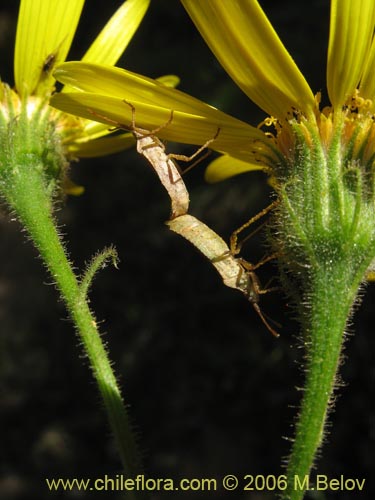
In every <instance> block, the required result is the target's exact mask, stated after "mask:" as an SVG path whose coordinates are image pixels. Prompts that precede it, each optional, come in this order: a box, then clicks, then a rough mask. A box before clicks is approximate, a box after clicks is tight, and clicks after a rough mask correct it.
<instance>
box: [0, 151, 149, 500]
mask: <svg viewBox="0 0 375 500" xmlns="http://www.w3.org/2000/svg"><path fill="white" fill-rule="evenodd" d="M32 157H33V155H30V160H31V161H30V164H26V165H18V166H16V167H15V168H12V169H9V172H10V173H9V172H8V174H7V175H6V176H4V177H5V182H3V183H2V189H1V190H2V194H3V196H4V197H5V198H6V200H7V202H8V203H9V205H10V207H11V208H12V209H13V210H14V212H15V213H16V215H17V217H18V218H19V220H20V222H21V223H22V224H23V226H24V227H25V228H26V230H27V232H28V233H29V235H30V237H31V239H32V241H33V242H34V244H35V246H36V248H37V249H38V251H39V252H40V255H41V257H42V258H43V260H44V262H45V264H46V266H47V268H48V270H49V271H50V273H51V275H52V277H53V279H54V281H55V282H56V286H57V288H58V289H59V291H60V293H61V295H62V297H63V299H64V301H65V303H66V306H67V309H68V311H69V313H70V316H71V318H72V320H73V322H74V324H75V326H76V328H77V331H78V333H79V336H80V339H81V340H82V344H83V347H84V350H85V353H86V354H87V357H88V359H89V362H90V365H91V368H92V371H93V374H94V377H95V379H96V381H97V384H98V387H99V390H100V393H101V395H102V398H103V401H104V405H105V408H106V410H107V415H108V419H109V423H110V426H111V428H112V431H113V434H114V437H115V440H116V443H117V446H118V449H119V453H120V456H121V460H122V463H123V467H124V473H125V475H126V476H127V477H130V478H133V477H135V476H136V475H137V474H139V473H140V472H141V466H140V460H139V456H138V453H137V447H136V444H135V441H134V438H133V435H132V432H131V425H130V422H129V417H128V414H127V411H126V408H125V405H124V402H123V400H122V397H121V393H120V389H119V387H118V384H117V381H116V378H115V375H114V372H113V369H112V367H111V363H110V361H109V359H108V356H107V353H106V350H105V347H104V345H103V342H102V340H101V337H100V335H99V332H98V328H97V324H96V321H95V318H94V316H93V315H92V313H91V311H90V309H89V306H88V303H87V300H86V297H85V295H86V294H85V290H81V285H80V283H79V282H78V280H77V278H76V276H75V274H74V272H73V270H72V266H71V264H70V262H69V260H68V258H67V256H66V253H65V250H64V247H63V244H62V242H61V239H60V237H59V235H58V232H57V229H56V225H55V222H54V219H53V216H52V210H51V209H52V203H51V200H50V195H49V193H48V189H46V182H45V176H44V170H43V166H42V165H38V164H37V162H38V159H35V156H34V157H33V158H32ZM85 286H86V288H87V283H86V284H85ZM126 498H129V499H136V498H137V499H139V498H142V493H140V494H138V493H137V492H133V491H129V492H127V496H126Z"/></svg>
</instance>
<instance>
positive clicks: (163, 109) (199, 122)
mask: <svg viewBox="0 0 375 500" xmlns="http://www.w3.org/2000/svg"><path fill="white" fill-rule="evenodd" d="M55 77H56V78H57V79H58V80H59V81H61V82H62V83H65V84H68V85H70V86H73V87H75V88H76V89H78V90H81V92H74V93H62V94H56V95H54V96H53V97H52V99H51V104H52V105H53V106H55V107H57V108H58V109H62V110H63V111H66V112H68V113H72V114H78V115H79V116H83V117H84V118H89V119H97V120H98V121H101V122H102V123H108V124H112V125H113V124H114V122H118V123H121V124H125V125H126V126H128V127H130V125H131V120H132V114H131V108H130V106H129V105H126V104H125V103H124V101H128V102H130V103H131V104H132V105H133V106H134V107H135V110H136V117H135V118H136V126H138V127H142V128H145V129H148V130H154V129H157V128H160V131H159V132H158V135H159V136H160V137H162V138H165V139H168V140H173V141H178V142H184V143H189V144H204V143H205V142H206V141H207V140H209V139H211V138H212V137H214V136H215V135H216V133H217V131H218V129H220V132H219V134H218V136H217V139H216V140H215V141H214V143H212V147H213V148H214V149H218V150H220V151H224V152H228V153H229V152H230V154H231V155H233V156H235V157H238V158H243V157H244V158H245V159H249V149H251V143H252V141H264V134H263V132H261V131H260V130H258V129H257V128H255V127H252V126H251V125H248V124H246V123H244V122H242V121H240V120H237V119H236V118H233V117H231V116H229V115H227V114H226V113H223V112H222V111H219V110H217V109H216V108H214V107H212V106H209V105H208V104H205V103H203V102H202V101H199V100H198V99H195V98H193V97H191V96H189V95H187V94H185V93H183V92H181V91H178V90H176V89H173V88H169V87H166V86H165V85H163V84H161V83H159V82H158V81H156V80H152V79H150V78H146V77H143V76H140V75H137V74H134V73H131V72H129V71H126V70H122V69H119V68H113V67H103V66H98V65H94V64H87V63H74V62H72V63H65V64H63V65H61V66H60V67H59V68H58V69H57V70H56V71H55ZM172 112H173V117H172ZM167 122H168V125H166V123H167ZM163 125H165V126H163Z"/></svg>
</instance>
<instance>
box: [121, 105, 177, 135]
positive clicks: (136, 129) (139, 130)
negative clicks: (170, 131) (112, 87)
mask: <svg viewBox="0 0 375 500" xmlns="http://www.w3.org/2000/svg"><path fill="white" fill-rule="evenodd" d="M123 102H124V103H125V104H127V105H128V106H129V107H130V109H131V112H132V122H131V130H132V131H134V132H137V133H139V134H142V137H148V136H152V135H156V134H157V133H158V132H160V130H163V129H164V128H166V127H168V126H169V125H170V124H171V123H172V121H173V114H174V111H173V109H171V114H170V116H169V118H168V120H167V121H166V122H165V123H163V124H162V125H159V126H158V127H157V128H155V129H153V130H146V129H143V128H139V127H137V126H136V124H135V107H134V105H133V104H132V103H131V102H129V101H127V100H125V99H123Z"/></svg>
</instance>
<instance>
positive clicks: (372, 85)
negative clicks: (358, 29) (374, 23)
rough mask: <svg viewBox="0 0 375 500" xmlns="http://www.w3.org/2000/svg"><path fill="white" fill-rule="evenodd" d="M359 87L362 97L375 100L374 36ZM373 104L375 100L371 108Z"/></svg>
mask: <svg viewBox="0 0 375 500" xmlns="http://www.w3.org/2000/svg"><path fill="white" fill-rule="evenodd" d="M359 88H360V91H361V92H360V95H361V96H362V97H364V98H365V99H371V100H372V101H375V37H374V38H373V40H372V45H371V49H370V52H369V54H368V57H367V60H366V64H365V69H364V72H363V75H362V78H361V85H360V87H359ZM374 106H375V102H373V109H374Z"/></svg>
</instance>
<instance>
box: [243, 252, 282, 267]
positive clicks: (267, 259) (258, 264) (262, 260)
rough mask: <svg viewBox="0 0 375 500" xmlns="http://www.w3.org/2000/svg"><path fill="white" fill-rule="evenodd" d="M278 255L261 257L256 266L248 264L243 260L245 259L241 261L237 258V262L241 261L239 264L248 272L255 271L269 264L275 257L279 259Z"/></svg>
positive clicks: (276, 253)
mask: <svg viewBox="0 0 375 500" xmlns="http://www.w3.org/2000/svg"><path fill="white" fill-rule="evenodd" d="M279 255H280V253H279V252H275V253H272V254H271V255H267V257H263V259H261V260H260V261H259V262H257V263H256V264H252V263H251V262H248V261H247V260H245V259H243V258H241V257H239V260H240V261H241V264H242V265H243V267H244V268H245V269H247V270H248V271H255V270H256V269H258V268H259V267H261V266H263V265H264V264H266V263H267V262H269V261H271V260H274V259H276V258H277V257H279Z"/></svg>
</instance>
